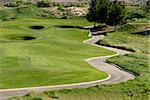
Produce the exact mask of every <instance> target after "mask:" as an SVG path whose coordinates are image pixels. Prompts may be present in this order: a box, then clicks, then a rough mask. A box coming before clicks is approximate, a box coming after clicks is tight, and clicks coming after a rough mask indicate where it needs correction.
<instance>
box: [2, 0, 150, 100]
mask: <svg viewBox="0 0 150 100" xmlns="http://www.w3.org/2000/svg"><path fill="white" fill-rule="evenodd" d="M92 1H93V0H92ZM95 1H96V0H95ZM103 2H108V1H107V0H104V1H103V0H101V3H103ZM91 4H92V2H91ZM93 4H94V5H95V4H96V5H97V4H98V2H96V3H94V2H93ZM110 4H111V6H109V7H113V6H114V5H115V7H116V8H118V9H123V10H121V12H122V11H123V12H124V10H125V14H124V13H119V15H121V17H123V18H121V20H119V21H118V20H117V23H116V21H114V22H113V23H114V24H113V25H118V27H117V28H116V31H115V32H112V33H108V34H107V35H106V38H105V39H104V40H102V41H99V43H98V44H102V45H106V46H113V47H114V46H115V47H118V48H122V49H126V50H130V51H134V52H133V53H131V54H127V55H125V56H118V57H113V58H110V59H108V60H107V62H109V63H112V64H115V65H118V66H120V67H121V68H122V69H123V70H126V71H129V72H131V73H133V74H134V75H135V76H136V78H135V79H134V80H130V81H127V82H124V83H121V84H116V85H100V86H95V87H91V88H87V89H72V90H59V91H47V92H44V93H29V94H27V95H26V96H23V97H16V98H12V99H11V100H30V99H31V100H47V99H56V100H57V99H58V100H59V99H61V100H99V99H101V100H148V98H149V96H148V95H149V90H150V89H149V78H148V76H149V66H148V54H149V49H148V48H149V47H148V44H149V41H148V39H149V35H148V34H146V35H142V34H141V33H143V31H144V30H145V28H146V27H148V26H149V16H148V12H149V10H148V9H149V7H148V5H149V3H148V2H147V3H146V4H147V5H146V6H145V5H144V6H142V5H139V6H136V7H134V6H125V8H123V6H122V5H120V4H119V3H118V2H117V1H116V2H114V3H109V5H110ZM32 7H33V6H31V8H32ZM91 7H95V8H94V9H98V6H91ZM99 7H100V8H99V10H97V11H99V12H100V10H101V9H102V8H101V6H99ZM109 7H108V6H107V5H105V8H106V9H105V10H107V8H109ZM120 7H121V8H120ZM34 8H35V9H36V10H37V9H38V10H41V8H38V7H36V6H34ZM116 8H115V9H116ZM14 9H16V8H9V9H8V8H7V10H6V8H5V10H3V11H5V12H7V13H8V11H10V12H12V11H14ZM25 9H26V8H25ZM36 10H35V11H36ZM89 10H90V11H91V9H89ZM15 11H16V10H15ZM32 11H33V12H34V9H33V10H32ZM41 11H42V10H41ZM90 11H89V13H88V14H91V13H92V12H93V11H92V12H90ZM94 11H95V10H94ZM114 11H115V10H114V9H112V13H110V12H109V13H107V14H108V15H109V14H111V15H113V13H114ZM117 11H118V10H117ZM26 12H28V13H26ZM33 12H32V13H31V12H30V10H27V11H25V10H23V12H22V13H20V14H18V13H17V14H18V15H17V17H18V18H17V19H16V20H11V21H5V20H3V22H1V25H0V27H1V34H2V36H1V44H2V46H1V49H0V54H1V55H3V56H2V60H0V61H1V62H0V63H1V64H3V65H5V64H6V63H5V62H6V61H7V62H8V61H9V62H10V63H9V65H12V62H14V63H15V64H18V65H20V66H21V68H19V69H18V68H17V69H18V70H19V71H21V70H22V68H25V66H27V65H26V64H27V63H26V62H30V63H31V61H33V62H32V63H31V65H32V66H31V65H30V63H29V65H30V66H31V68H30V69H29V70H34V68H35V66H36V65H35V64H37V65H40V64H39V60H37V58H40V57H41V55H38V57H37V56H36V57H35V54H34V53H35V52H29V51H30V50H31V49H32V50H34V49H36V52H37V53H38V54H40V52H43V51H41V50H40V49H39V50H38V51H37V48H38V47H39V46H38V47H36V46H33V45H34V44H35V43H36V44H37V43H38V45H41V46H40V48H46V49H47V50H50V49H48V48H49V46H48V48H47V46H45V44H47V43H48V44H49V43H50V44H54V43H55V44H56V43H57V46H58V45H59V46H58V47H59V49H60V48H61V47H62V43H63V44H64V45H63V46H64V47H62V48H63V49H62V48H61V50H62V51H63V50H64V48H65V47H66V44H67V45H69V46H67V47H68V49H69V50H70V45H71V44H73V48H74V46H75V45H76V46H77V44H78V45H79V44H81V45H82V46H83V47H85V48H86V50H89V47H90V48H91V49H90V50H89V51H93V53H94V54H93V53H90V54H89V53H85V51H84V50H85V48H81V45H80V47H78V46H77V47H78V48H76V49H79V48H80V52H81V50H83V49H84V50H83V51H84V54H85V55H84V57H83V55H81V56H80V53H79V52H75V54H74V56H75V58H76V59H79V57H81V59H82V60H83V59H85V58H88V57H92V56H95V55H99V54H100V55H101V54H104V51H105V50H102V51H103V53H100V52H101V51H99V50H98V48H96V47H92V46H88V45H85V44H82V43H81V41H83V40H84V39H86V35H87V34H86V31H81V30H76V29H73V30H74V33H72V29H61V28H56V29H55V28H54V27H53V28H51V29H49V28H50V27H51V26H53V25H54V26H55V25H56V26H57V25H59V24H57V22H58V23H64V24H65V25H69V26H70V25H72V24H74V25H77V26H78V25H79V23H80V26H86V25H91V23H88V22H87V21H85V19H83V18H82V19H80V18H79V19H78V20H77V19H75V20H74V19H59V20H58V19H32V18H20V17H36V18H41V17H37V16H35V15H36V14H33ZM119 12H120V10H119ZM95 13H96V12H95ZM95 13H92V14H91V15H90V16H88V18H92V20H91V21H92V22H97V23H100V24H104V23H105V24H108V25H111V24H109V23H107V22H108V19H109V17H99V19H96V20H95V19H94V18H93V17H94V16H93V15H94V14H95ZM8 14H10V13H8ZM117 14H118V13H117ZM122 14H123V16H122ZM4 15H5V14H3V15H0V16H3V17H1V18H4V17H5V16H4ZM104 15H105V14H104ZM49 18H50V17H49ZM51 18H52V17H51ZM103 18H107V20H106V19H104V20H105V21H104V20H102V19H103ZM9 19H10V18H9ZM11 19H13V18H11ZM100 19H101V20H100ZM66 20H67V21H66ZM97 20H100V21H97ZM27 21H32V23H33V25H37V24H39V23H40V24H42V25H43V26H45V27H46V26H50V27H49V28H46V29H45V30H40V32H37V30H32V29H28V28H29V27H30V26H29V24H28V23H25V22H27ZM76 21H78V22H76ZM89 21H90V20H89ZM20 22H23V23H25V24H23V25H22V24H20ZM124 22H125V23H124ZM75 23H76V24H75ZM111 23H112V22H111ZM122 24H123V25H122ZM30 25H31V24H30ZM10 26H11V27H10ZM16 27H19V28H17V29H16ZM7 28H9V29H10V28H11V33H12V34H14V35H15V36H16V35H17V37H18V38H16V37H15V39H14V37H12V36H11V35H10V34H9V33H10V31H8V30H7ZM31 30H32V31H31ZM62 30H63V31H62ZM20 31H21V32H23V35H21V36H20V35H19V36H18V34H16V33H19V34H20ZM30 31H31V32H30ZM139 32H140V33H139ZM3 33H7V34H3ZM26 33H29V34H28V35H27V34H26ZM34 33H35V34H34ZM43 33H44V34H45V35H43ZM49 33H55V35H54V34H49ZM75 33H81V34H82V35H81V34H80V35H78V34H75ZM83 33H85V34H86V35H85V34H83ZM62 34H63V35H62ZM68 34H69V35H68ZM26 35H27V36H28V37H33V38H36V39H35V40H34V39H33V40H31V41H26V42H24V37H25V36H26ZM39 36H41V37H42V38H39ZM47 36H48V37H53V38H57V39H53V40H50V39H49V38H48V37H47ZM6 37H7V38H6ZM20 37H21V38H23V42H20V41H22V39H21V40H20ZM38 38H39V39H38ZM70 38H73V40H70ZM45 39H46V40H45ZM64 39H65V41H66V42H65V43H64V42H63V41H64ZM74 39H75V40H74ZM56 40H57V41H56ZM58 40H60V41H58ZM79 41H80V42H79ZM10 42H13V43H11V44H15V45H16V44H17V45H16V48H18V49H17V50H18V52H17V53H15V51H16V49H13V46H11V45H10ZM60 42H61V43H60ZM4 43H5V44H4ZM69 43H71V44H69ZM30 44H32V45H30ZM4 45H5V46H4ZM22 45H23V46H24V47H28V46H29V45H30V48H26V49H25V50H24V51H28V52H26V54H23V53H22V51H20V48H22ZM53 46H54V45H53ZM4 47H5V49H2V48H4ZM58 47H56V48H58ZM50 48H52V47H51V46H50ZM71 48H72V46H71ZM46 49H42V50H46ZM95 49H96V50H95ZM5 50H7V51H5ZM34 51H35V50H34ZM50 51H52V50H50ZM6 52H7V53H6ZM44 52H45V51H44ZM63 52H64V51H63ZM87 52H88V51H87ZM18 53H19V54H20V55H24V56H25V57H22V56H19V57H18V56H17V58H16V57H13V58H11V57H6V58H5V59H4V58H3V57H5V56H6V55H5V54H7V55H12V56H16V55H18ZM37 53H36V54H37ZM105 53H106V54H112V52H110V51H107V52H105ZM29 54H32V55H31V56H30V57H31V58H32V60H31V59H29ZM47 54H49V51H48V52H47V53H46V54H45V55H47ZM76 54H78V55H76ZM4 55H5V56H4ZM45 55H44V56H45ZM39 56H40V57H39ZM61 56H62V58H63V59H64V56H63V54H62V55H61ZM65 56H66V55H65ZM50 58H51V59H53V60H52V61H51V64H52V65H54V64H55V65H56V62H55V61H57V60H60V59H61V62H59V63H58V64H57V65H58V66H60V65H62V63H65V61H62V58H61V57H59V58H58V57H50ZM19 59H23V60H19ZM40 60H41V59H40ZM71 60H72V61H73V64H77V63H78V65H83V66H85V65H86V66H88V65H87V64H86V63H84V64H83V63H81V62H77V61H76V60H74V59H71ZM67 61H69V60H68V59H67ZM72 61H70V62H72ZM74 61H75V62H74ZM43 62H46V64H45V63H42V62H41V63H42V64H41V65H44V66H45V67H44V68H46V69H49V68H48V67H47V65H49V64H50V63H48V61H47V60H46V59H45V60H44V61H43ZM1 64H0V65H1ZM51 64H50V65H51ZM71 65H72V63H71V64H69V65H68V66H71ZM23 66H24V67H23ZM8 67H9V66H7V67H5V68H2V69H3V70H4V71H2V72H6V71H7V73H9V72H10V70H9V68H8ZM13 67H14V68H13V69H14V70H15V66H13ZM42 68H43V67H42ZM67 68H68V67H67ZM69 68H70V67H69ZM74 68H75V67H73V68H72V67H71V69H72V70H74ZM14 70H12V71H14ZM35 70H36V69H35ZM87 70H88V72H89V71H90V72H91V67H90V66H89V67H88V69H87ZM92 70H93V71H92V72H91V73H93V77H95V74H97V75H98V76H97V78H98V77H99V73H100V72H99V71H96V70H94V69H92ZM8 71H9V72H8ZM38 71H39V70H36V71H35V73H30V74H29V75H33V76H34V75H35V74H36V75H37V76H38V77H39V75H40V73H39V72H38ZM40 71H42V70H41V67H40ZM14 72H15V71H14ZM17 72H18V71H17ZM24 72H25V73H26V72H27V69H26V70H24ZM75 72H78V70H77V69H76V70H75ZM85 72H87V71H85ZM43 73H44V74H43V75H44V76H45V75H46V76H47V77H48V75H47V74H46V73H45V71H43ZM71 73H72V72H71ZM16 74H17V75H19V73H16ZM63 74H64V73H63ZM67 74H68V73H67ZM80 74H81V73H80ZM82 74H83V73H82ZM36 75H35V77H37V76H36ZM101 75H102V74H101ZM103 75H104V74H103ZM22 76H23V75H22ZM2 77H8V75H4V74H3V75H2ZM23 77H24V79H25V78H27V77H28V76H27V77H26V76H23ZM65 77H67V76H65ZM91 77H92V76H91ZM93 77H92V79H93ZM100 77H101V76H100ZM55 78H56V79H57V77H55ZM89 78H90V77H89ZM95 78H96V77H95ZM30 79H31V78H29V77H28V80H30ZM79 79H80V78H79ZM85 79H86V78H85ZM10 80H11V79H10ZM28 80H27V81H28ZM43 80H45V79H43ZM73 81H77V80H73ZM73 81H72V82H73ZM78 81H79V80H78ZM3 82H4V83H6V84H5V86H4V84H2V85H1V87H2V88H4V87H8V88H9V87H13V86H11V85H10V83H9V82H8V80H4V81H3ZM34 82H35V83H37V81H32V82H31V83H34ZM55 82H56V80H55ZM57 82H58V84H61V83H60V81H57ZM14 83H15V82H14ZM11 84H12V83H11ZM40 84H44V85H45V84H47V83H40ZM25 85H26V86H28V85H27V84H24V86H25ZM34 85H37V84H34ZM18 87H20V86H19V85H18Z"/></svg>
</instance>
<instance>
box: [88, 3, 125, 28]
mask: <svg viewBox="0 0 150 100" xmlns="http://www.w3.org/2000/svg"><path fill="white" fill-rule="evenodd" d="M124 16H125V6H124V5H123V4H121V3H120V2H119V1H118V0H114V1H110V0H91V1H90V3H89V12H88V14H87V20H88V21H90V22H94V27H95V26H96V23H102V24H107V25H112V26H116V25H118V24H120V23H121V22H122V21H123V19H124Z"/></svg>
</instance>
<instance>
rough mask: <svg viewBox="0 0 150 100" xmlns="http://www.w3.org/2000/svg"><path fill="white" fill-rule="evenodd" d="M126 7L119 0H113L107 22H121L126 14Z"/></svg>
mask: <svg viewBox="0 0 150 100" xmlns="http://www.w3.org/2000/svg"><path fill="white" fill-rule="evenodd" d="M124 8H125V7H124V6H123V5H122V4H121V3H120V2H118V0H115V1H113V2H112V3H111V4H110V7H109V13H108V20H107V24H108V25H113V26H116V25H118V24H120V23H121V22H122V21H123V19H124V16H125V10H124Z"/></svg>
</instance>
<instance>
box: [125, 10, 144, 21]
mask: <svg viewBox="0 0 150 100" xmlns="http://www.w3.org/2000/svg"><path fill="white" fill-rule="evenodd" d="M146 17H147V16H146V14H145V13H144V12H142V11H137V12H129V13H128V14H127V17H126V19H130V20H131V19H134V18H138V19H140V18H146Z"/></svg>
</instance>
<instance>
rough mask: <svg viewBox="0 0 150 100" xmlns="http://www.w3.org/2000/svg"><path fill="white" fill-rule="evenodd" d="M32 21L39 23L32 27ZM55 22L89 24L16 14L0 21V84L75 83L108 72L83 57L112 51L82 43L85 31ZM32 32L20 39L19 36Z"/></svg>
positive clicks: (42, 84) (102, 76)
mask: <svg viewBox="0 0 150 100" xmlns="http://www.w3.org/2000/svg"><path fill="white" fill-rule="evenodd" d="M32 25H43V26H45V27H46V28H45V29H43V30H33V29H30V28H29V27H30V26H32ZM56 25H74V26H87V25H91V23H88V22H87V21H86V20H84V19H78V20H75V19H66V20H63V19H62V20H61V19H32V18H18V19H15V20H11V21H3V22H2V21H1V22H0V88H1V89H2V88H18V87H31V86H45V85H56V84H65V83H79V82H87V81H93V80H99V79H103V78H106V77H107V76H108V75H107V74H106V73H104V72H102V71H99V70H97V69H95V68H93V67H92V66H90V65H88V64H87V63H86V62H85V61H84V60H85V59H87V58H91V57H95V56H104V55H112V54H114V52H112V51H108V50H106V49H102V48H98V47H94V46H90V45H87V44H84V43H83V41H84V40H85V39H87V38H88V37H87V34H88V32H87V31H84V30H80V29H62V28H58V27H55V26H56ZM22 36H33V37H36V38H37V39H36V40H30V41H23V40H20V39H19V37H22Z"/></svg>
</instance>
